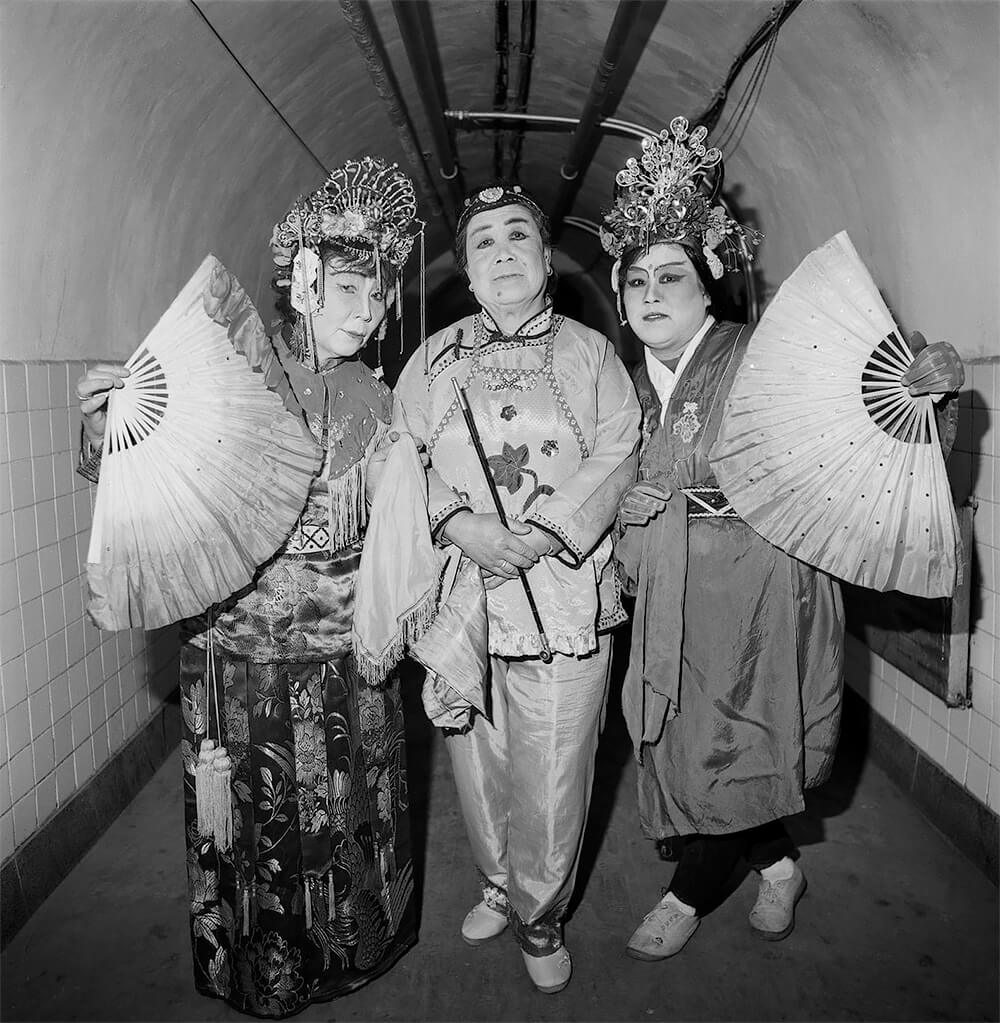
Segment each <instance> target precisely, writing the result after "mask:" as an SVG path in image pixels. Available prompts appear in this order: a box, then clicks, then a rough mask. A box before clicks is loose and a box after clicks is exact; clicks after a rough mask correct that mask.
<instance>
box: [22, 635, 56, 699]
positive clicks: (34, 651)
mask: <svg viewBox="0 0 1000 1023" xmlns="http://www.w3.org/2000/svg"><path fill="white" fill-rule="evenodd" d="M24 672H25V674H26V675H27V677H28V693H29V694H30V695H32V696H33V695H34V694H35V693H37V692H39V691H40V690H42V689H45V688H46V687H47V686H48V684H49V678H50V676H49V658H48V654H47V653H46V650H45V644H44V643H37V644H36V645H35V646H33V647H32V648H31V649H30V650H27V651H26V652H25V654H24Z"/></svg>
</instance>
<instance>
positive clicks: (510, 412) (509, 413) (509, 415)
mask: <svg viewBox="0 0 1000 1023" xmlns="http://www.w3.org/2000/svg"><path fill="white" fill-rule="evenodd" d="M516 415H517V409H516V408H514V406H513V405H504V407H503V408H502V409H501V410H500V418H501V419H506V420H507V422H508V423H509V422H510V421H511V420H512V419H513V418H514V416H516Z"/></svg>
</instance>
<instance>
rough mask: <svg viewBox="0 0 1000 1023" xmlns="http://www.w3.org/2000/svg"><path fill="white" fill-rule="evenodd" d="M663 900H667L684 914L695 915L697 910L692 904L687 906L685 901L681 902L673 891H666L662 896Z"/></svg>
mask: <svg viewBox="0 0 1000 1023" xmlns="http://www.w3.org/2000/svg"><path fill="white" fill-rule="evenodd" d="M663 901H664V902H669V903H670V904H671V905H672V906H676V907H677V908H678V909H679V910H680V911H681V912H682V913H683V914H684V915H685V916H697V911H696V910H695V908H694V906H689V905H688V904H687V903H686V902H681V900H680V899H679V898H677V896H676V895H674V893H673V892H667V894H666V895H665V896H664V897H663Z"/></svg>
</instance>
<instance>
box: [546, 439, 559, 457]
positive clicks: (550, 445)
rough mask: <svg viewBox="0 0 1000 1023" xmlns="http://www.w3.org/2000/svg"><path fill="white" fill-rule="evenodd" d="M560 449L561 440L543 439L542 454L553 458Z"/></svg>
mask: <svg viewBox="0 0 1000 1023" xmlns="http://www.w3.org/2000/svg"><path fill="white" fill-rule="evenodd" d="M558 450H559V442H558V441H554V440H546V441H542V454H543V455H545V456H546V457H548V458H551V457H552V456H553V455H554V454H555V453H556V452H557V451H558Z"/></svg>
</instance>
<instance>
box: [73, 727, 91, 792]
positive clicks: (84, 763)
mask: <svg viewBox="0 0 1000 1023" xmlns="http://www.w3.org/2000/svg"><path fill="white" fill-rule="evenodd" d="M73 770H74V771H75V772H76V784H77V786H78V787H80V788H82V787H83V786H84V785H86V784H87V782H88V781H89V779H90V778H92V777H93V776H94V747H93V745H92V743H91V740H90V739H88V740H87V741H86V742H85V743H84V744H83V745H82V746H79V747H78V748H77V749H76V750H75V751H74V753H73Z"/></svg>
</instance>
